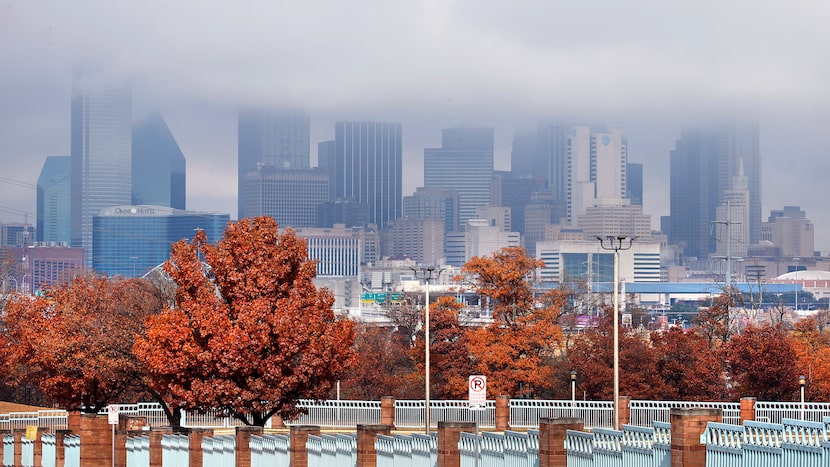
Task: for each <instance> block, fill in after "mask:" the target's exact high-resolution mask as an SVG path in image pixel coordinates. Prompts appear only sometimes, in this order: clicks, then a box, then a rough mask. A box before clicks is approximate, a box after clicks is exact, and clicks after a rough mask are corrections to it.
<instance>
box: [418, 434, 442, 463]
mask: <svg viewBox="0 0 830 467" xmlns="http://www.w3.org/2000/svg"><path fill="white" fill-rule="evenodd" d="M437 465H438V434H437V433H435V432H434V431H433V432H431V433H430V434H429V435H424V434H421V433H414V434H413V435H412V467H437Z"/></svg>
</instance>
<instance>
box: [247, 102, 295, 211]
mask: <svg viewBox="0 0 830 467" xmlns="http://www.w3.org/2000/svg"><path fill="white" fill-rule="evenodd" d="M309 139H310V137H309V117H308V114H307V113H306V112H304V111H299V110H270V109H269V110H266V109H243V110H240V111H239V131H238V145H239V146H238V164H239V165H238V176H239V182H238V190H239V218H243V217H251V216H257V215H261V214H262V213H260V212H257V211H248V210H246V208H247V207H249V206H245V205H244V199H245V196H244V193H245V192H246V191H247V190H248V188H247V187H246V183H249V182H252V183H255V182H256V180H257V178H256V177H249V175H250V174H251V173H253V172H255V171H256V170H257V169H258V168H260V167H273V168H276V169H280V170H297V169H308V168H309V167H310V166H311V157H310V150H309V144H310V143H309Z"/></svg>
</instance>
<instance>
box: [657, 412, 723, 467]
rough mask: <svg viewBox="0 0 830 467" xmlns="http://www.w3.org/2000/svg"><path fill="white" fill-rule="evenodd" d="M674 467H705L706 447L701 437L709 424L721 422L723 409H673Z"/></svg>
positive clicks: (672, 445) (671, 413) (672, 462)
mask: <svg viewBox="0 0 830 467" xmlns="http://www.w3.org/2000/svg"><path fill="white" fill-rule="evenodd" d="M669 413H670V417H671V465H672V467H705V466H706V446H705V445H703V444H700V435H701V434H703V431H704V430H706V424H707V423H708V422H720V421H721V409H698V408H694V409H671V411H670V412H669Z"/></svg>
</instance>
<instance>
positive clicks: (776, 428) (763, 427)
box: [743, 420, 784, 467]
mask: <svg viewBox="0 0 830 467" xmlns="http://www.w3.org/2000/svg"><path fill="white" fill-rule="evenodd" d="M783 437H784V425H781V424H779V423H764V422H756V421H753V420H747V421H745V422H744V438H743V451H744V454H743V463H744V465H750V466H763V467H779V466H781V461H782V454H783V450H782V449H781V442H782V440H783Z"/></svg>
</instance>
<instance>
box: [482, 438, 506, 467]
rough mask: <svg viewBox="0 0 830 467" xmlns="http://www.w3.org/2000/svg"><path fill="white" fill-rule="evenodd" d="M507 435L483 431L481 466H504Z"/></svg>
mask: <svg viewBox="0 0 830 467" xmlns="http://www.w3.org/2000/svg"><path fill="white" fill-rule="evenodd" d="M504 441H505V436H504V435H503V434H499V433H482V434H481V436H479V440H478V442H479V453H480V454H479V455H480V459H481V461H480V462H479V466H480V467H504V465H505V463H504V444H505V442H504Z"/></svg>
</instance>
